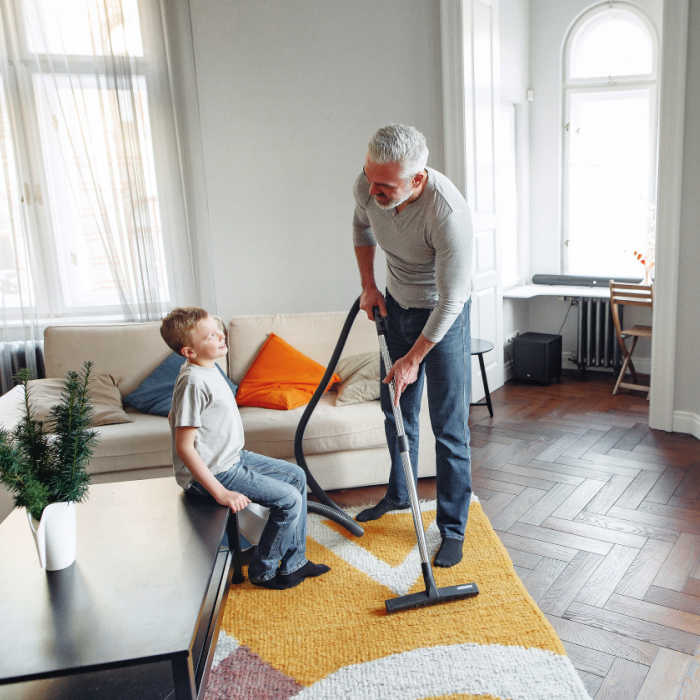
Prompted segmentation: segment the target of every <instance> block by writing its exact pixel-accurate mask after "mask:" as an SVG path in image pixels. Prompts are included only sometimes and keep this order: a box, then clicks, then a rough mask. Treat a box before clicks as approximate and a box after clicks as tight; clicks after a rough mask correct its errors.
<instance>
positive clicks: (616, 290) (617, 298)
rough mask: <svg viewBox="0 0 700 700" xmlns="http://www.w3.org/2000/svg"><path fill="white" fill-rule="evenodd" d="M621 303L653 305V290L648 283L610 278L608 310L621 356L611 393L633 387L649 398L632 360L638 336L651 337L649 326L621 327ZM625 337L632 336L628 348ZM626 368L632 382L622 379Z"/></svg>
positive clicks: (646, 388) (647, 389) (645, 386)
mask: <svg viewBox="0 0 700 700" xmlns="http://www.w3.org/2000/svg"><path fill="white" fill-rule="evenodd" d="M621 305H625V306H628V305H632V306H648V307H649V308H652V307H653V305H654V290H653V288H652V286H651V285H648V284H623V283H622V282H615V281H614V280H610V310H611V312H612V319H613V323H614V324H615V335H616V336H617V342H618V343H619V345H620V350H622V356H623V362H622V367H621V369H620V374H619V375H618V377H617V381H616V382H615V388H614V389H613V392H612V393H613V394H617V392H618V389H620V388H623V389H634V390H636V391H646V392H647V398H649V385H647V384H639V382H638V380H637V372H636V370H635V369H634V363H633V362H632V353H633V352H634V349H635V347H637V341H638V340H639V338H651V326H639V325H634V326H632V328H623V327H622V324H621V323H620V312H619V307H620V306H621ZM627 338H632V345H631V347H630V348H629V349H628V348H627V344H626V342H625V341H626V339H627ZM628 369H629V371H630V372H631V373H632V382H624V381H622V380H623V379H624V376H625V373H626V372H627V370H628Z"/></svg>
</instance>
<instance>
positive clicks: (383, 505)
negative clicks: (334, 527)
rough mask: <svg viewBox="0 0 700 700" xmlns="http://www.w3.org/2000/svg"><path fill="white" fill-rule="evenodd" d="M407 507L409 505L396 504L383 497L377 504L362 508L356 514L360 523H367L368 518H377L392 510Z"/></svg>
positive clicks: (356, 518)
mask: <svg viewBox="0 0 700 700" xmlns="http://www.w3.org/2000/svg"><path fill="white" fill-rule="evenodd" d="M405 508H408V506H407V505H405V506H395V505H393V504H392V503H389V502H388V501H387V500H386V499H385V498H382V500H381V501H379V503H377V505H376V506H372V507H371V508H365V509H364V510H361V511H360V512H359V513H358V514H357V515H356V516H355V520H357V521H358V522H360V523H366V522H367V521H368V520H377V519H379V518H381V517H382V515H384V514H385V513H388V512H389V511H390V510H400V509H401V510H403V509H405Z"/></svg>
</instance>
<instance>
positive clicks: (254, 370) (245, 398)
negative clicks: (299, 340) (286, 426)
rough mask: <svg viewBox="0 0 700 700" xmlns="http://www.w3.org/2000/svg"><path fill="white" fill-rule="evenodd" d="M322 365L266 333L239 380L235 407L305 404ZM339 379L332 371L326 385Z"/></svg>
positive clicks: (278, 338)
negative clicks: (260, 346)
mask: <svg viewBox="0 0 700 700" xmlns="http://www.w3.org/2000/svg"><path fill="white" fill-rule="evenodd" d="M325 371H326V368H325V367H324V366H323V365H320V364H319V363H318V362H316V361H314V360H312V359H311V358H310V357H307V356H306V355H304V353H302V352H299V350H297V349H296V348H294V347H292V346H291V345H290V344H289V343H287V342H286V341H284V340H283V339H282V338H280V337H279V336H278V335H276V334H275V333H270V335H269V336H268V337H267V340H266V341H265V342H264V343H263V346H262V348H260V352H259V353H258V354H257V356H256V358H255V360H254V361H253V364H252V365H251V366H250V368H249V369H248V371H247V372H246V375H245V377H243V380H242V381H241V386H240V389H239V391H238V405H239V406H258V407H260V408H273V409H281V410H289V409H292V408H297V407H298V406H304V405H306V404H307V403H309V401H310V399H311V397H312V396H313V394H314V392H315V391H316V388H317V387H318V385H319V382H320V381H321V379H322V377H323V375H324V373H325ZM338 381H340V377H338V375H337V374H334V375H333V377H332V378H331V381H330V383H329V386H330V385H332V384H334V383H335V382H338Z"/></svg>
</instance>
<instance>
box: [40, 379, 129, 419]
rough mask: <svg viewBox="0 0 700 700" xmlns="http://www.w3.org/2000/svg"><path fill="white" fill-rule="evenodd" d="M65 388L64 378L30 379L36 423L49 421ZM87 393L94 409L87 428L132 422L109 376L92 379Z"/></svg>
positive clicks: (115, 385) (115, 384) (114, 383)
mask: <svg viewBox="0 0 700 700" xmlns="http://www.w3.org/2000/svg"><path fill="white" fill-rule="evenodd" d="M64 385H65V382H64V380H63V379H32V381H30V382H29V403H30V405H31V407H32V411H33V412H34V419H35V420H40V421H42V422H46V421H48V420H49V417H50V412H51V409H52V408H53V407H54V406H55V405H56V404H58V403H60V401H61V394H62V393H63V388H64ZM88 393H89V396H90V402H91V403H92V408H93V414H92V420H91V421H90V425H92V426H96V425H111V424H113V423H133V421H132V419H131V418H129V416H128V415H127V414H126V412H125V411H124V408H123V407H122V396H121V394H120V393H119V389H118V388H117V383H116V382H115V381H114V377H112V375H111V374H97V375H94V376H92V377H91V378H90V382H89V384H88Z"/></svg>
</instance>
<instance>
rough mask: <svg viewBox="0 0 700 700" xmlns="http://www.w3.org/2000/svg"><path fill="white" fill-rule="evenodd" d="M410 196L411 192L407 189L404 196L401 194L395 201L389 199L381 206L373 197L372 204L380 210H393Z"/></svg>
mask: <svg viewBox="0 0 700 700" xmlns="http://www.w3.org/2000/svg"><path fill="white" fill-rule="evenodd" d="M410 196H411V190H410V189H409V190H408V191H407V192H406V193H405V194H402V195H401V196H400V197H397V198H396V199H391V200H389V201H388V202H387V203H386V204H382V203H381V202H380V201H379V200H378V199H377V198H376V196H375V197H373V199H374V203H375V204H376V205H377V206H378V207H379V208H380V209H394V208H395V207H398V206H400V205H402V204H403V203H404V202H405V201H406V200H407V199H408V198H409V197H410Z"/></svg>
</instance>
